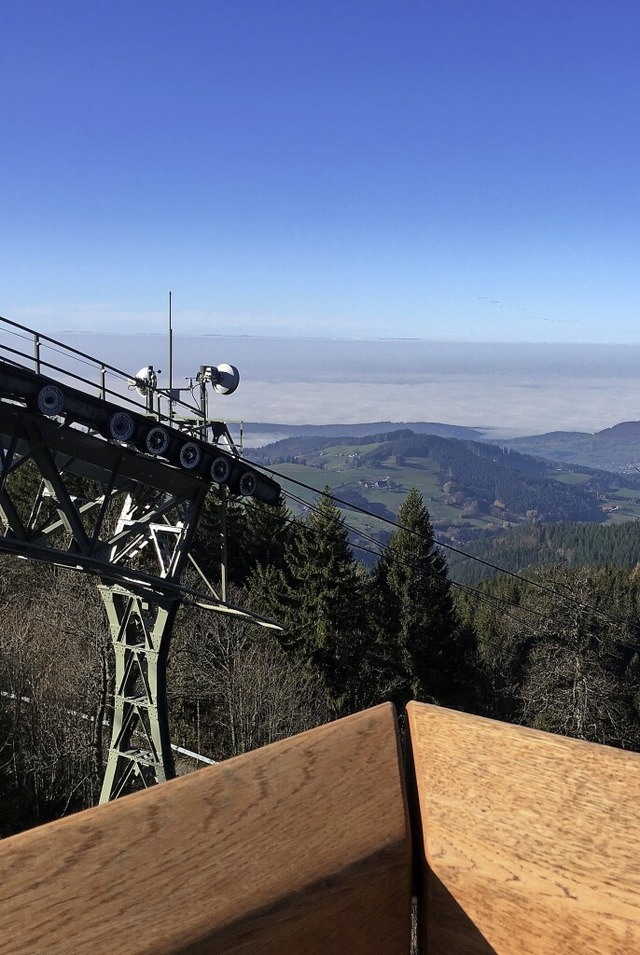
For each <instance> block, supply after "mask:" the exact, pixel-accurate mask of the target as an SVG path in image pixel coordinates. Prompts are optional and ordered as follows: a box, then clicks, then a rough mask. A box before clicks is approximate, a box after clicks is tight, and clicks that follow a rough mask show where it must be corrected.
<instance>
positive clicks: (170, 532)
mask: <svg viewBox="0 0 640 955" xmlns="http://www.w3.org/2000/svg"><path fill="white" fill-rule="evenodd" d="M205 494H206V489H204V490H203V489H200V488H197V489H196V490H195V491H194V492H193V493H192V494H191V495H189V496H188V497H187V498H183V499H182V500H178V501H176V500H175V499H173V500H167V495H166V494H162V493H160V492H156V493H155V494H154V493H153V492H150V490H149V489H146V488H145V489H142V490H141V491H140V492H139V493H138V494H137V495H135V494H129V495H128V496H127V499H126V501H125V504H124V507H123V509H122V514H121V516H120V520H119V522H118V527H117V529H116V534H115V537H114V539H113V546H112V550H111V561H112V562H113V563H117V562H118V561H123V560H126V559H128V558H130V557H131V556H132V555H133V554H135V555H139V554H140V553H141V552H142V550H143V549H144V548H146V547H147V545H151V546H150V547H149V553H150V555H151V556H152V557H154V558H155V559H156V561H157V563H158V564H159V576H160V577H161V578H162V579H164V580H166V581H168V582H171V583H178V582H179V580H180V575H181V573H182V570H183V568H184V566H185V563H186V561H187V558H188V556H189V547H190V544H191V540H192V538H193V534H194V532H195V527H196V524H197V521H198V518H199V516H200V512H201V510H202V505H203V503H204V498H205ZM172 508H173V509H174V510H175V512H176V518H175V522H174V523H173V524H172V523H171V522H170V519H169V516H168V512H171V510H172ZM161 518H162V519H163V522H162V523H160V519H161ZM127 536H128V537H129V540H128V546H126V547H125V548H124V549H122V548H121V545H122V542H123V538H125V537H127ZM100 593H101V595H102V599H103V601H104V604H105V607H106V610H107V616H108V618H109V625H110V628H111V637H112V640H113V648H114V654H115V686H114V698H113V699H114V701H113V706H114V713H113V727H112V732H111V744H110V747H109V756H108V758H107V767H106V770H105V775H104V780H103V784H102V790H101V793H100V802H101V803H102V802H108V801H109V800H111V799H117V798H118V797H119V796H121V795H123V794H124V793H126V792H129V791H130V790H131V789H140V788H147V787H148V786H150V785H153V784H155V783H159V782H164V781H165V780H167V779H171V778H172V777H173V776H175V768H174V763H173V754H172V751H171V741H170V735H169V717H168V704H167V681H166V664H167V657H168V653H169V646H170V642H171V632H172V629H173V624H174V621H175V618H176V614H177V612H178V608H179V606H180V599H179V597H176V596H175V595H174V596H168V597H167V598H166V599H163V598H161V597H158V596H152V595H149V596H148V597H147V596H141V595H140V594H139V593H134V592H133V591H130V590H127V589H126V588H125V587H123V586H121V585H119V584H113V583H109V582H107V581H103V583H102V584H101V586H100Z"/></svg>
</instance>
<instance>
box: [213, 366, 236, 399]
mask: <svg viewBox="0 0 640 955" xmlns="http://www.w3.org/2000/svg"><path fill="white" fill-rule="evenodd" d="M212 381H213V390H214V391H217V392H218V394H219V395H232V394H233V392H234V391H235V390H236V388H237V387H238V385H239V384H240V372H239V371H238V369H237V368H236V367H235V365H218V368H217V376H216V377H215V378H212Z"/></svg>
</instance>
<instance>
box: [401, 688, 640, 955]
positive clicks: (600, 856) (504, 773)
mask: <svg viewBox="0 0 640 955" xmlns="http://www.w3.org/2000/svg"><path fill="white" fill-rule="evenodd" d="M408 712H409V726H410V734H411V744H412V749H413V758H414V761H415V775H416V786H417V793H418V800H419V815H420V821H421V825H422V839H423V841H424V858H425V862H426V866H425V876H424V881H423V885H422V888H421V895H422V899H421V901H422V903H423V906H424V908H423V912H422V916H421V928H420V933H421V944H422V948H421V951H422V952H423V953H425V955H445V953H446V955H491V953H496V955H578V953H579V955H614V953H615V955H637V953H640V756H639V755H637V754H634V753H626V752H623V751H621V750H615V749H611V748H609V747H605V746H597V745H594V744H590V743H583V742H580V741H576V740H569V739H564V738H561V737H557V736H551V735H548V734H546V733H539V732H536V731H534V730H528V729H524V728H523V727H516V726H509V725H506V724H504V723H497V722H494V721H491V720H486V719H481V718H479V717H474V716H468V715H465V714H462V713H455V712H452V711H450V710H444V709H440V708H437V707H432V706H427V705H425V704H419V703H411V704H409V707H408ZM419 838H420V836H418V839H419ZM418 839H417V840H416V841H418ZM416 851H419V847H418V846H416Z"/></svg>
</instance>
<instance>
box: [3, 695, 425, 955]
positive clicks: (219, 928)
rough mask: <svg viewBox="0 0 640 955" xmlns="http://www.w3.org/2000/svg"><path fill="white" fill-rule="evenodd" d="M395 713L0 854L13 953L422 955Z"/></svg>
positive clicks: (116, 805)
mask: <svg viewBox="0 0 640 955" xmlns="http://www.w3.org/2000/svg"><path fill="white" fill-rule="evenodd" d="M410 873H411V848H410V839H409V830H408V821H407V813H406V802H405V795H404V786H403V777H402V772H401V765H400V755H399V746H398V734H397V727H396V718H395V713H394V711H393V708H392V707H391V706H390V705H385V706H381V707H376V708H375V709H373V710H369V711H367V712H365V713H360V714H357V715H355V716H351V717H348V718H347V719H345V720H340V721H338V722H336V723H332V724H330V725H328V726H323V727H319V728H318V729H316V730H312V731H311V732H309V733H304V734H302V735H300V736H297V737H293V738H292V739H288V740H284V741H282V742H280V743H276V744H274V745H273V746H268V747H265V748H264V749H261V750H257V751H255V752H252V753H248V754H246V755H245V756H241V757H238V758H237V759H232V760H229V761H228V762H226V763H222V764H220V765H218V766H215V767H212V768H210V769H203V770H200V771H199V772H197V773H193V774H191V775H190V776H186V777H183V778H181V779H177V780H174V781H172V782H169V783H165V784H163V785H162V786H157V787H154V788H153V789H150V790H148V791H146V792H143V793H137V794H135V795H131V796H127V797H125V798H124V799H122V800H119V801H116V802H112V803H109V804H107V805H104V806H99V807H97V808H95V809H90V810H88V811H87V812H84V813H79V814H78V815H76V816H71V817H68V818H66V819H62V820H60V821H58V822H55V823H52V824H50V825H48V826H43V827H42V828H40V829H34V830H31V831H30V832H26V833H22V834H21V835H19V836H15V837H13V838H12V839H8V840H6V841H5V842H3V843H0V916H1V923H2V932H0V952H3V953H5V952H6V953H9V952H11V953H12V955H26V953H30V955H35V953H43V955H44V953H46V955H80V953H82V955H86V953H87V952H90V953H91V955H102V953H105V955H106V953H109V955H112V953H113V951H114V950H116V951H122V952H126V953H127V955H139V953H148V955H151V953H154V955H177V953H189V955H204V953H205V952H206V953H225V955H227V953H228V955H232V953H248V952H254V953H255V952H261V953H274V955H276V953H277V955H283V953H284V955H295V953H303V952H304V953H309V955H314V953H318V955H319V953H333V952H335V953H336V955H337V953H341V955H348V953H354V955H355V953H358V955H360V953H362V955H364V953H373V952H375V953H379V955H398V953H406V952H407V951H408V949H409V937H410V901H411V885H410Z"/></svg>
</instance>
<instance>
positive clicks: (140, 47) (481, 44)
mask: <svg viewBox="0 0 640 955" xmlns="http://www.w3.org/2000/svg"><path fill="white" fill-rule="evenodd" d="M0 28H1V31H2V55H1V57H0V129H1V130H2V153H1V156H0V197H1V203H2V204H1V210H2V212H1V215H2V229H1V231H0V289H1V290H2V294H1V296H0V314H2V315H4V316H5V317H7V318H12V319H15V320H18V321H23V322H25V324H28V325H31V326H33V327H36V328H39V329H41V330H42V331H50V332H53V331H62V330H65V329H77V330H87V331H91V330H100V331H109V330H112V331H119V330H127V331H146V330H155V331H159V330H161V329H162V328H163V327H164V321H165V315H166V302H167V293H168V290H169V289H172V290H173V295H174V323H175V324H174V327H175V328H176V329H177V330H178V331H180V330H181V329H182V330H185V331H186V330H187V329H188V331H189V332H191V333H202V332H207V331H208V332H213V333H217V334H225V333H233V334H243V335H246V334H254V335H278V336H296V335H297V336H326V337H336V336H338V337H347V338H358V337H373V338H376V337H397V338H405V337H409V338H411V337H419V338H425V339H441V340H452V341H505V342H522V341H524V342H527V341H549V342H554V341H558V342H559V341H564V342H635V343H640V321H638V317H639V309H638V303H639V301H640V269H639V264H640V255H639V253H640V3H638V0H597V2H596V0H438V2H435V0H385V2H382V0H172V2H169V0H144V2H142V0H90V2H89V0H55V2H48V0H17V2H9V0H6V2H4V3H3V4H2V5H1V8H0Z"/></svg>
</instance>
